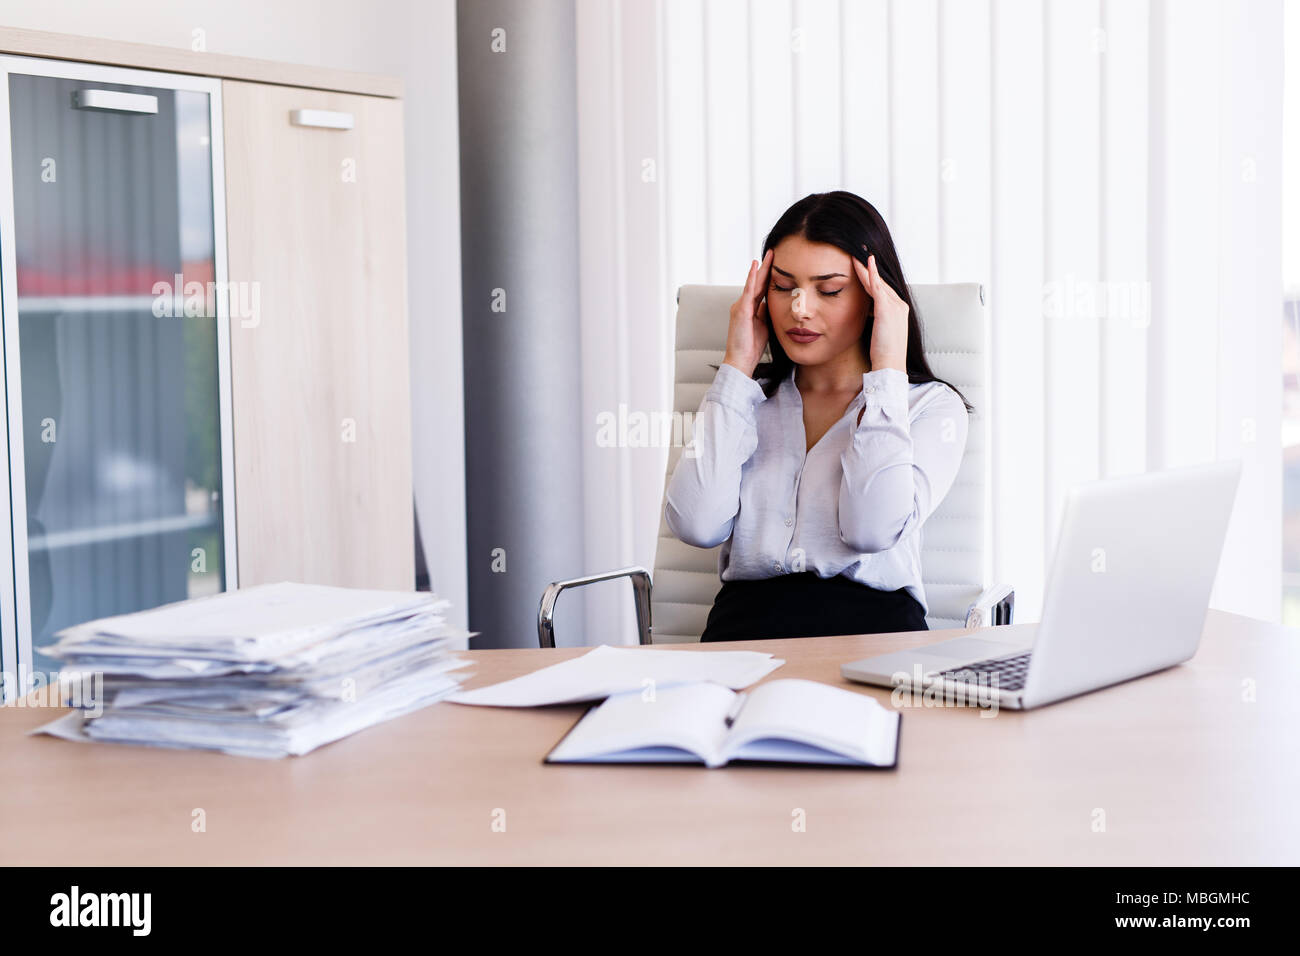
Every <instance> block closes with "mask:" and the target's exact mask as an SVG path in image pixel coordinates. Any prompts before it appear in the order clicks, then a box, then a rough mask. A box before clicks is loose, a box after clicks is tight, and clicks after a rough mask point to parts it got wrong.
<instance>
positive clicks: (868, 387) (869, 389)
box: [867, 385, 876, 392]
mask: <svg viewBox="0 0 1300 956" xmlns="http://www.w3.org/2000/svg"><path fill="white" fill-rule="evenodd" d="M875 390H876V386H874V385H868V386H867V391H868V392H874V391H875Z"/></svg>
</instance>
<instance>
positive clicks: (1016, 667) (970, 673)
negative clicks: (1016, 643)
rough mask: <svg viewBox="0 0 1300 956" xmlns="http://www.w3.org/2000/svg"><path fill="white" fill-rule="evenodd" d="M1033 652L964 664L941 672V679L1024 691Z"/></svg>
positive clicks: (998, 688)
mask: <svg viewBox="0 0 1300 956" xmlns="http://www.w3.org/2000/svg"><path fill="white" fill-rule="evenodd" d="M1031 654H1033V651H1025V653H1023V654H1017V655H1016V656H1015V657H1000V658H998V659H996V660H987V661H976V662H975V663H974V664H963V665H962V666H961V667H954V668H952V669H950V670H946V671H939V674H938V676H939V677H946V678H948V679H949V680H954V681H960V682H962V683H967V684H978V685H980V686H981V687H991V688H995V689H997V690H1024V689H1025V675H1026V674H1028V673H1029V657H1030V655H1031Z"/></svg>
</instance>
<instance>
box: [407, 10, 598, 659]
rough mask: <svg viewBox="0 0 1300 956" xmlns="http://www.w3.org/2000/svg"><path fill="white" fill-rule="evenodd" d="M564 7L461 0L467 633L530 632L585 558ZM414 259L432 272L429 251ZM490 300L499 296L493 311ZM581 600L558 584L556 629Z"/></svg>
mask: <svg viewBox="0 0 1300 956" xmlns="http://www.w3.org/2000/svg"><path fill="white" fill-rule="evenodd" d="M574 21H575V13H574V3H573V0H461V2H460V3H459V4H458V5H457V22H456V32H457V53H458V57H459V75H460V90H459V93H460V177H461V178H460V192H461V214H460V221H461V281H462V283H463V292H464V315H463V321H464V339H465V346H464V348H465V478H466V488H465V491H466V503H467V508H468V512H469V513H468V516H467V519H468V520H467V524H466V537H467V542H468V544H467V546H468V562H469V627H470V630H474V631H481V632H482V634H481V635H480V636H479V637H476V638H474V640H473V642H472V643H471V647H475V648H482V647H536V646H537V606H538V601H539V599H540V598H541V594H542V590H543V589H544V588H545V587H546V585H547V584H548V583H550V582H551V581H555V580H560V579H562V578H566V577H574V576H576V575H579V574H583V573H586V572H587V571H589V570H590V569H587V568H585V567H584V566H583V563H582V554H583V522H582V460H581V455H582V434H583V429H582V421H581V389H580V385H581V379H580V371H581V357H582V356H581V340H580V337H579V322H578V318H579V316H578V169H577V158H578V157H577V136H578V127H577V112H576V111H577V105H576V101H577V96H576V62H577V60H576V51H575V47H576V33H575V22H574ZM503 44H504V51H503V52H497V49H498V48H500V47H501V46H502V45H503ZM409 175H410V176H412V177H415V176H419V175H420V171H419V170H418V169H416V170H410V171H409ZM411 268H412V269H413V270H416V271H417V272H418V271H423V272H425V273H426V274H427V275H428V277H429V279H430V280H431V283H432V282H436V280H434V276H435V275H436V263H420V262H413V263H411ZM427 288H428V292H427V294H426V295H425V296H424V297H423V301H419V300H418V299H417V300H416V301H414V302H413V303H412V307H413V310H414V309H419V308H421V307H422V306H423V307H428V308H437V307H438V292H437V287H436V285H435V284H431V285H430V286H429V287H427ZM501 301H503V302H504V311H494V303H497V302H501ZM431 545H432V546H436V543H431ZM502 564H504V568H505V570H504V571H500V570H494V568H500V567H501V566H502ZM582 606H583V599H582V596H581V595H580V594H578V593H566V595H565V596H564V597H563V598H561V600H560V609H559V611H558V613H557V615H556V633H557V636H558V637H559V643H561V644H568V643H577V641H578V640H580V639H581V634H580V628H581V622H582V620H583V614H582Z"/></svg>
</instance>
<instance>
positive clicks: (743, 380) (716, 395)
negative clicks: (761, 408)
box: [704, 362, 767, 419]
mask: <svg viewBox="0 0 1300 956" xmlns="http://www.w3.org/2000/svg"><path fill="white" fill-rule="evenodd" d="M704 397H705V398H706V399H709V398H711V399H713V400H714V401H715V402H717V403H718V404H719V405H723V406H725V407H727V408H730V409H734V410H735V411H738V412H740V413H741V414H742V415H746V416H748V417H750V418H751V419H752V418H753V417H754V409H755V408H757V407H758V405H759V404H760V403H762V402H763V401H765V400H766V399H767V394H766V393H765V392H764V391H763V386H762V385H759V384H758V382H757V381H755V380H754V379H752V378H750V377H749V376H748V375H746V374H745V373H744V372H742V371H741V370H740V369H738V368H736V367H735V366H734V365H728V364H727V363H726V362H723V363H722V364H721V365H719V366H718V373H717V374H716V375H715V376H713V384H712V385H710V386H709V390H708V391H707V392H705V393H704Z"/></svg>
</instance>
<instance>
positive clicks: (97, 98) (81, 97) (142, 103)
mask: <svg viewBox="0 0 1300 956" xmlns="http://www.w3.org/2000/svg"><path fill="white" fill-rule="evenodd" d="M72 106H73V109H78V110H107V111H109V112H113V113H157V112H158V97H156V96H150V95H149V94H147V93H123V92H122V91H120V90H75V91H74V92H73V94H72Z"/></svg>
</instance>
